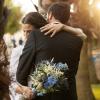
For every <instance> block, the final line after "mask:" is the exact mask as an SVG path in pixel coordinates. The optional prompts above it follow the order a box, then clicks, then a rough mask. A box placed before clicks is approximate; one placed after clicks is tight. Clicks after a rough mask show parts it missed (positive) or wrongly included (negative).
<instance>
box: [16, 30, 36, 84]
mask: <svg viewBox="0 0 100 100" xmlns="http://www.w3.org/2000/svg"><path fill="white" fill-rule="evenodd" d="M33 34H34V32H32V33H30V35H29V37H28V39H27V41H26V44H25V47H24V49H23V52H22V55H21V57H20V59H19V64H18V68H17V73H16V78H17V81H18V82H19V83H20V84H22V85H27V78H28V76H29V74H30V70H31V68H32V66H33V63H34V55H35V37H34V35H33Z"/></svg>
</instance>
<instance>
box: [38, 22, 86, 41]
mask: <svg viewBox="0 0 100 100" xmlns="http://www.w3.org/2000/svg"><path fill="white" fill-rule="evenodd" d="M40 30H41V32H44V34H45V35H49V34H50V36H51V37H53V36H54V35H56V33H57V32H59V31H61V30H64V31H69V32H72V33H73V34H75V35H77V36H79V37H80V38H82V39H83V40H84V39H86V38H87V36H86V35H85V34H84V33H83V31H82V30H81V29H80V28H73V27H71V26H68V25H64V24H62V23H60V22H53V23H50V24H47V25H45V26H43V27H42V28H40Z"/></svg>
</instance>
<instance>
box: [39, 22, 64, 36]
mask: <svg viewBox="0 0 100 100" xmlns="http://www.w3.org/2000/svg"><path fill="white" fill-rule="evenodd" d="M63 27H64V24H62V23H60V22H52V23H50V24H47V25H45V26H43V27H41V28H40V30H41V32H44V35H50V37H53V36H54V35H55V34H56V33H57V32H59V31H61V30H62V29H63Z"/></svg>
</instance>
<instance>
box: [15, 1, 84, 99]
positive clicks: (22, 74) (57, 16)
mask: <svg viewBox="0 0 100 100" xmlns="http://www.w3.org/2000/svg"><path fill="white" fill-rule="evenodd" d="M69 16H70V7H69V5H68V4H66V3H61V2H60V3H54V4H53V5H52V6H51V7H50V8H49V10H48V16H47V18H48V21H49V22H54V21H58V22H61V23H63V24H66V23H67V21H68V19H69ZM82 43H83V42H82V40H81V38H80V37H77V36H76V35H74V34H71V33H70V32H65V31H61V32H59V33H58V34H57V35H56V36H55V37H53V38H49V37H48V36H44V35H43V34H41V32H40V30H36V31H33V32H32V33H31V34H30V36H29V38H28V40H27V42H26V45H25V47H24V50H23V53H22V56H21V57H20V60H19V65H18V69H17V81H18V82H19V83H20V84H22V85H25V86H27V79H28V77H29V74H30V72H31V70H32V66H33V65H36V64H37V63H39V62H40V61H41V60H51V59H52V58H54V62H55V63H58V62H62V63H67V64H68V66H69V71H68V72H67V76H66V77H67V78H68V83H69V89H68V90H67V89H65V91H61V92H60V93H59V94H57V93H54V94H49V95H48V96H43V97H36V100H65V99H67V100H77V94H76V81H75V75H76V73H77V69H78V64H79V59H80V51H81V48H82Z"/></svg>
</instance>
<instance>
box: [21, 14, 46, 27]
mask: <svg viewBox="0 0 100 100" xmlns="http://www.w3.org/2000/svg"><path fill="white" fill-rule="evenodd" d="M22 24H30V25H32V26H34V27H35V28H40V27H42V26H44V25H46V24H47V21H46V20H45V19H44V18H43V16H42V15H41V14H40V13H38V12H30V13H28V14H27V15H26V16H25V17H24V18H23V19H22Z"/></svg>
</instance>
